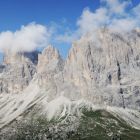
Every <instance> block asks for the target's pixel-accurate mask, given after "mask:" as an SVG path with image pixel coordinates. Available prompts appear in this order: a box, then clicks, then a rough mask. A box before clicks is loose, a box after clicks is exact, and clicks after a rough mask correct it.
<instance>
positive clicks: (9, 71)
mask: <svg viewBox="0 0 140 140" xmlns="http://www.w3.org/2000/svg"><path fill="white" fill-rule="evenodd" d="M36 53H37V52H33V53H30V54H29V53H15V54H14V53H6V54H5V56H4V63H3V66H1V67H2V71H3V72H2V73H0V93H19V92H22V91H23V89H25V88H26V87H27V86H28V85H29V83H30V81H31V80H32V78H33V76H34V74H35V72H36V66H35V63H36V60H37V57H36ZM37 55H38V54H37ZM32 59H33V61H32Z"/></svg>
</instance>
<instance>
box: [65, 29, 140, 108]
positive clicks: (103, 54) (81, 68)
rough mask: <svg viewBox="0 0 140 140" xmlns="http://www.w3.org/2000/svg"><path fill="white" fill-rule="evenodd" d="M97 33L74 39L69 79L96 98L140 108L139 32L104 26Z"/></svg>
mask: <svg viewBox="0 0 140 140" xmlns="http://www.w3.org/2000/svg"><path fill="white" fill-rule="evenodd" d="M97 36H98V39H97V40H94V36H93V37H92V35H90V34H89V35H87V36H84V37H82V38H81V39H80V40H79V41H76V42H75V43H73V46H72V48H71V50H70V52H69V55H68V58H67V60H66V65H65V75H66V76H65V78H66V81H71V82H73V83H74V84H75V85H76V86H77V87H79V89H80V90H81V95H82V96H83V97H84V98H86V99H88V100H91V101H93V102H98V103H105V104H108V105H116V106H123V107H130V108H140V106H139V105H138V104H139V99H140V96H139V90H138V89H139V83H140V81H139V76H140V74H139V71H140V65H139V63H140V36H139V35H138V32H137V31H134V32H131V33H128V34H127V35H126V34H125V36H124V35H122V34H119V33H112V32H111V31H109V30H100V31H98V32H97ZM136 81H137V82H136ZM135 86H137V89H136V91H135V93H137V95H135V93H134V89H135ZM129 88H130V89H131V90H130V89H129ZM87 93H88V94H89V95H88V94H87ZM136 96H137V97H136ZM138 96H139V97H138Z"/></svg>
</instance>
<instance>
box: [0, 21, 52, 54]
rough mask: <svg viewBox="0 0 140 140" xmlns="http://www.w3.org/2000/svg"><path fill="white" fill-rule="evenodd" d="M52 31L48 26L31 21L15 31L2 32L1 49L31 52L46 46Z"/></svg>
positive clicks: (0, 36)
mask: <svg viewBox="0 0 140 140" xmlns="http://www.w3.org/2000/svg"><path fill="white" fill-rule="evenodd" d="M50 36H51V33H50V31H49V30H48V29H47V27H45V26H43V25H40V24H36V23H30V24H28V25H26V26H22V27H21V28H20V30H17V31H15V32H11V31H5V32H1V33H0V51H1V52H5V51H7V50H8V51H11V52H23V51H24V52H30V51H33V50H35V49H37V48H40V47H46V45H47V44H48V42H49V39H50Z"/></svg>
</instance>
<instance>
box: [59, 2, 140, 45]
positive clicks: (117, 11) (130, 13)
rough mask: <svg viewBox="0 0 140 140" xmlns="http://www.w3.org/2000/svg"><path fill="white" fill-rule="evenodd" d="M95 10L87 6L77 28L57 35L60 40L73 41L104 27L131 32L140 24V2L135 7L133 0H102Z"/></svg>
mask: <svg viewBox="0 0 140 140" xmlns="http://www.w3.org/2000/svg"><path fill="white" fill-rule="evenodd" d="M100 2H101V6H100V7H99V8H98V9H96V10H95V11H91V10H90V9H89V8H85V9H84V10H83V12H82V15H81V16H80V17H79V18H78V20H77V22H76V24H77V30H76V31H71V33H69V34H67V33H64V34H63V35H59V36H58V37H57V39H58V41H60V42H61V41H62V42H67V43H71V41H74V40H76V39H77V38H78V37H80V36H82V35H85V34H87V33H89V32H93V33H95V32H96V30H98V29H99V28H102V27H107V28H108V29H110V30H112V31H116V32H129V31H131V30H132V29H134V28H136V27H139V26H140V14H139V13H140V4H139V5H137V6H136V7H134V6H133V5H132V3H131V0H100Z"/></svg>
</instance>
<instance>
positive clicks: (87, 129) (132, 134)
mask: <svg viewBox="0 0 140 140" xmlns="http://www.w3.org/2000/svg"><path fill="white" fill-rule="evenodd" d="M72 118H73V119H72ZM74 118H75V119H74ZM77 124H78V125H77ZM14 129H15V131H14V133H13V134H12V135H10V136H9V137H8V135H7V139H6V140H140V130H136V129H134V128H132V127H131V126H129V125H128V124H127V123H126V122H125V121H124V120H121V119H120V118H116V117H114V116H113V115H111V114H110V113H108V112H106V111H104V110H98V111H92V110H86V109H83V115H82V116H81V117H80V119H77V117H74V116H69V117H64V118H63V119H61V120H52V121H48V120H47V119H46V118H45V117H33V118H32V119H30V120H24V121H22V122H18V123H17V125H16V127H15V128H14ZM8 138H9V139H8Z"/></svg>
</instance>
